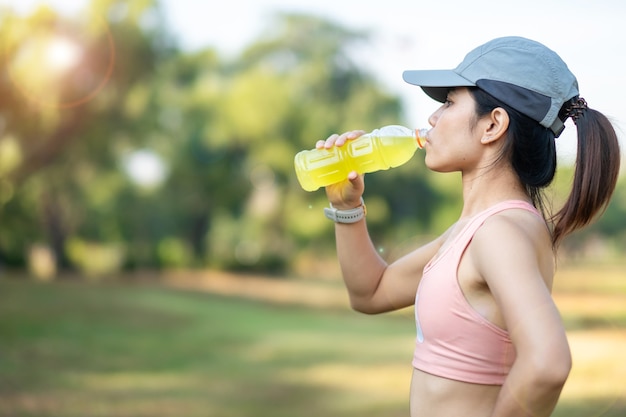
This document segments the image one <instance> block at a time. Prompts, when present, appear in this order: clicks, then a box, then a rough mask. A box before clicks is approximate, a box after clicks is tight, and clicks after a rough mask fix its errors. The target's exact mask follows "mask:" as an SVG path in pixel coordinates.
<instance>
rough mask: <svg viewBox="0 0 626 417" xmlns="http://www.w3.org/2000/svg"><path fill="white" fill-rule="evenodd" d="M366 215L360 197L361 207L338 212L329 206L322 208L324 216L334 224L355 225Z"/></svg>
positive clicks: (363, 203)
mask: <svg viewBox="0 0 626 417" xmlns="http://www.w3.org/2000/svg"><path fill="white" fill-rule="evenodd" d="M366 214H367V209H366V207H365V202H364V201H363V197H361V205H360V206H358V207H355V208H353V209H349V210H338V209H336V208H334V207H333V205H332V204H331V205H330V207H326V208H324V215H325V216H326V217H327V218H329V219H330V220H332V221H334V222H335V223H356V222H358V221H359V220H361V219H362V218H364V217H365V215H366Z"/></svg>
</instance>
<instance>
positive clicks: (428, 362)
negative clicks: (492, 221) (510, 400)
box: [413, 201, 543, 385]
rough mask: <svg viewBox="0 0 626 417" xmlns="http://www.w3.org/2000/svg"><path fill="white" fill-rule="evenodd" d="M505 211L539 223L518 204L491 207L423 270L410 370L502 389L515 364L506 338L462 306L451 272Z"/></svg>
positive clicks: (524, 205) (525, 206)
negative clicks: (482, 228) (481, 232)
mask: <svg viewBox="0 0 626 417" xmlns="http://www.w3.org/2000/svg"><path fill="white" fill-rule="evenodd" d="M507 209H524V210H528V211H531V212H533V213H535V214H537V215H538V216H540V217H541V215H540V214H539V212H538V211H537V210H536V209H535V208H534V207H533V206H532V205H531V204H529V203H526V202H524V201H505V202H502V203H499V204H496V205H494V206H492V207H490V208H489V209H487V210H485V211H483V212H481V213H479V214H477V215H476V216H474V217H473V218H472V219H471V220H470V221H469V222H468V223H467V224H466V225H465V226H464V228H463V229H462V231H461V232H460V233H459V235H458V236H457V237H455V238H454V240H453V241H452V242H451V243H450V245H448V246H447V247H446V248H445V249H444V250H443V252H442V253H440V254H438V255H436V256H435V258H433V260H431V261H430V262H429V263H428V264H427V265H426V267H425V268H424V274H423V276H422V280H421V282H420V285H419V287H418V289H417V294H416V298H415V320H416V326H417V338H416V343H415V353H414V356H413V366H414V367H415V368H416V369H419V370H421V371H424V372H427V373H430V374H433V375H437V376H441V377H444V378H449V379H454V380H458V381H464V382H470V383H475V384H489V385H502V384H503V383H504V380H505V378H506V376H507V375H508V373H509V370H510V369H511V365H512V364H513V361H514V360H515V349H514V347H513V344H512V343H511V339H510V338H509V334H508V332H507V331H505V330H504V329H501V328H500V327H498V326H496V325H495V324H493V323H491V322H490V321H488V320H487V319H485V318H484V317H483V316H481V315H480V314H479V313H478V312H477V311H476V310H474V309H473V308H472V306H471V305H470V304H469V303H468V302H467V300H466V298H465V296H464V295H463V292H462V290H461V288H460V287H459V282H458V278H457V269H458V266H459V263H460V261H461V257H462V256H463V253H464V252H465V249H466V248H467V246H468V244H469V243H470V242H471V240H472V238H473V236H474V234H475V233H476V231H477V230H478V228H480V226H481V225H482V224H483V223H484V222H485V220H486V219H487V218H489V217H490V216H492V215H494V214H496V213H499V212H501V211H503V210H507ZM542 220H543V218H542Z"/></svg>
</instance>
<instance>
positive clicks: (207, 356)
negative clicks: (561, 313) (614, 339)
mask: <svg viewBox="0 0 626 417" xmlns="http://www.w3.org/2000/svg"><path fill="white" fill-rule="evenodd" d="M583 330H584V329H583ZM609 330H611V331H613V332H619V331H622V332H623V328H619V329H615V328H612V329H609ZM413 338H414V323H413V319H412V317H411V315H410V314H404V313H402V314H396V315H386V316H364V315H359V314H356V313H353V312H350V311H348V310H343V309H336V310H322V309H315V308H304V307H298V306H288V305H278V304H271V303H268V302H257V301H250V300H243V299H239V298H234V297H220V296H216V295H211V294H206V293H201V292H190V291H182V290H174V289H168V288H165V287H161V286H158V285H149V284H141V285H139V284H134V285H133V284H122V283H101V284H88V283H81V282H75V281H74V282H72V281H59V282H54V283H46V284H43V283H36V282H33V281H29V280H25V279H19V280H18V279H0V416H12V417H13V416H15V417H26V416H29V417H30V416H32V417H35V416H36V417H50V416H55V417H57V416H58V417H61V416H62V417H98V416H103V417H104V416H107V417H118V416H128V417H131V416H132V417H141V416H150V417H161V416H163V417H164V416H182V417H194V416H202V417H207V416H211V417H212V416H215V417H231V416H232V417H235V416H237V417H244V416H245V417H248V416H250V417H252V416H254V417H265V416H267V417H270V416H271V417H281V416H285V417H308V416H311V417H312V416H334V417H348V416H360V417H363V416H366V417H367V416H372V417H373V416H383V415H384V416H398V417H399V416H407V415H408V399H407V396H408V389H409V381H410V372H411V369H410V358H411V354H412V348H413ZM581 340H586V339H584V338H581ZM621 340H623V339H621ZM620 349H621V348H620ZM620 352H621V350H620ZM592 359H593V358H592ZM615 359H616V360H620V361H623V360H624V359H623V358H622V357H621V356H620V357H619V358H615ZM590 360H591V359H590ZM607 366H609V365H607ZM585 372H587V371H584V369H583V373H582V376H580V377H578V378H582V379H581V381H582V382H576V381H575V382H574V387H575V388H576V389H579V390H580V391H575V393H578V392H582V393H584V392H585V385H584V378H587V377H589V375H590V374H588V373H585ZM589 372H591V371H589ZM595 372H596V373H598V372H599V371H598V369H597V367H596V369H595ZM598 378H600V379H601V378H602V375H601V374H600V375H599V376H598ZM576 384H582V385H580V386H579V385H576ZM610 384H612V385H610V386H623V380H619V381H610ZM590 391H591V392H592V395H586V394H584V395H583V394H580V395H578V394H574V395H570V396H568V397H566V398H564V399H563V400H562V402H561V404H560V405H559V408H558V411H557V413H556V414H555V415H556V416H558V417H566V416H567V417H583V416H584V417H588V416H600V415H602V416H605V417H617V416H624V415H626V404H625V403H624V401H623V398H622V397H620V396H618V395H616V394H615V392H614V390H613V391H610V392H603V391H601V390H600V391H598V390H596V391H593V390H590ZM605 394H606V395H605Z"/></svg>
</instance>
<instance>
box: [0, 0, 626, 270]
mask: <svg viewBox="0 0 626 417" xmlns="http://www.w3.org/2000/svg"><path fill="white" fill-rule="evenodd" d="M85 13H86V16H88V18H83V19H81V20H80V21H78V20H72V19H71V18H68V17H64V16H61V15H59V14H57V13H56V12H55V11H54V10H51V9H48V8H40V9H39V10H38V11H36V12H35V13H34V14H33V15H32V16H28V17H21V16H17V15H16V14H14V13H13V12H12V11H11V10H8V9H6V10H2V11H0V23H2V24H0V39H3V40H4V45H3V49H4V52H5V53H4V54H2V55H0V60H1V64H2V68H5V70H4V72H3V73H2V76H1V77H0V222H1V223H0V224H1V226H2V233H0V262H2V263H3V264H5V265H15V266H24V265H26V264H27V263H28V262H29V253H31V252H32V251H31V249H32V248H33V247H34V246H41V245H43V246H44V247H47V248H49V249H50V250H51V252H52V253H53V254H54V256H55V258H56V260H57V262H58V263H59V265H60V266H61V267H64V268H79V269H81V270H83V271H84V272H87V273H91V274H93V275H99V274H100V275H101V274H104V273H107V272H111V271H114V270H117V269H119V268H129V269H132V268H171V267H174V268H183V267H216V268H229V269H247V270H263V271H284V270H286V269H289V268H294V266H295V265H297V264H298V263H299V260H300V259H301V258H302V257H304V256H310V257H313V258H316V257H319V256H323V255H324V254H327V253H331V252H332V251H333V249H334V245H333V242H332V239H333V234H332V224H330V223H329V222H328V221H327V220H326V219H324V218H323V216H322V215H321V209H322V207H323V206H325V205H326V204H327V203H326V199H325V195H324V193H323V191H322V190H320V191H317V192H314V193H306V192H304V191H302V189H300V187H299V185H298V184H297V181H296V179H295V175H294V172H293V156H294V155H295V154H296V153H297V152H298V151H299V150H301V149H306V148H311V147H313V146H314V143H315V141H316V140H318V139H321V138H326V137H328V136H329V135H330V134H332V133H334V132H341V131H345V130H348V129H355V128H361V129H364V130H371V129H374V128H376V127H380V126H383V125H386V124H401V123H402V119H401V114H402V108H401V102H400V100H399V98H398V97H395V96H393V95H391V94H389V93H388V92H387V91H386V90H385V88H384V87H383V86H382V85H380V84H379V83H377V82H376V81H375V79H374V77H373V75H372V74H370V73H369V72H368V68H367V65H366V63H364V62H363V60H362V59H360V57H359V56H358V54H357V53H356V52H355V51H358V48H357V46H359V45H363V44H366V43H367V42H368V37H367V34H365V33H362V32H358V31H354V30H349V29H347V28H345V27H342V26H341V25H338V24H336V23H335V22H331V21H328V20H326V19H322V18H319V17H316V16H307V15H299V14H278V15H276V17H275V19H274V20H273V21H272V22H270V23H269V24H268V29H267V31H266V32H265V33H264V34H262V36H260V37H259V38H258V39H257V40H256V41H255V42H254V43H252V44H251V45H249V47H248V48H246V49H245V50H244V51H243V52H242V53H241V54H240V55H239V56H237V57H235V58H231V59H225V58H224V57H222V56H220V55H219V54H218V53H217V52H216V51H215V50H214V49H212V48H210V47H208V48H206V49H204V50H201V51H196V52H186V51H182V50H180V49H178V48H177V47H176V45H175V44H174V41H173V39H172V36H171V35H170V34H169V33H168V32H167V30H165V29H164V24H163V19H162V16H161V12H160V8H159V4H158V3H157V2H156V1H153V0H132V1H120V0H97V1H93V2H92V3H91V4H90V5H89V7H88V9H87V10H86V11H85ZM33 34H36V36H35V35H33ZM58 37H64V38H69V39H70V40H72V42H75V43H76V45H78V46H77V48H79V49H80V52H81V53H80V59H79V62H78V63H75V65H73V66H70V67H68V68H65V69H64V70H63V71H59V72H58V74H55V72H54V63H53V62H51V61H46V59H45V53H46V51H47V50H49V49H50V44H51V40H53V39H56V38H58ZM33 39H35V40H33ZM32 45H35V46H36V47H34V46H32ZM66 46H67V45H66ZM29 48H30V49H29ZM33 51H35V52H33ZM37 51H38V52H37ZM42 69H43V71H42ZM40 73H43V75H42V74H40ZM44 75H45V76H44ZM46 77H48V78H46ZM456 184H458V178H457V177H455V176H454V175H433V174H432V173H430V172H429V171H428V170H427V169H426V168H425V167H424V165H423V163H422V162H421V158H419V157H416V158H414V159H413V160H412V161H411V162H410V163H408V164H406V165H405V166H402V167H400V168H397V169H394V170H391V171H387V172H384V173H380V174H375V175H368V178H367V190H366V193H367V198H368V206H369V207H370V214H369V215H368V222H369V224H370V227H371V232H372V234H373V236H374V239H375V240H376V241H377V242H379V243H380V245H381V250H387V251H389V252H393V248H394V247H399V246H402V245H411V244H412V243H413V240H414V239H415V236H428V235H432V234H435V233H440V232H441V231H442V230H443V227H446V225H447V224H449V223H450V222H452V221H453V220H454V218H455V216H456V215H458V211H459V209H460V190H459V189H458V186H457V185H456ZM618 193H620V196H618V197H617V198H616V199H615V202H614V204H612V205H611V206H609V209H608V211H607V213H606V215H605V216H604V217H603V219H602V221H601V222H600V223H599V224H598V225H597V226H596V228H595V229H590V230H592V231H593V233H595V234H599V235H602V236H606V237H608V238H611V239H618V240H619V239H621V241H622V242H623V241H624V226H622V225H621V222H620V219H621V218H623V215H624V211H625V208H624V207H625V206H624V204H623V201H622V200H623V195H624V184H623V181H622V183H621V185H620V188H619V191H618ZM589 233H592V232H589Z"/></svg>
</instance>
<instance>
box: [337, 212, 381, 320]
mask: <svg viewBox="0 0 626 417" xmlns="http://www.w3.org/2000/svg"><path fill="white" fill-rule="evenodd" d="M335 238H336V242H337V257H338V259H339V264H340V266H341V272H342V275H343V279H344V282H345V284H346V288H347V290H348V294H349V296H350V300H351V303H352V305H353V307H355V308H357V307H358V306H359V305H361V304H364V303H367V300H368V299H371V297H372V296H373V295H374V293H375V292H376V289H377V288H378V285H379V284H380V280H381V279H382V276H383V274H384V272H385V269H386V268H387V263H386V262H385V261H384V260H383V259H382V258H381V257H380V255H379V254H378V252H377V251H376V249H375V247H374V244H373V243H372V240H371V238H370V236H369V233H368V231H367V225H366V222H365V219H363V220H361V221H359V222H357V223H354V224H341V223H337V224H336V225H335ZM357 309H359V308H357Z"/></svg>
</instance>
